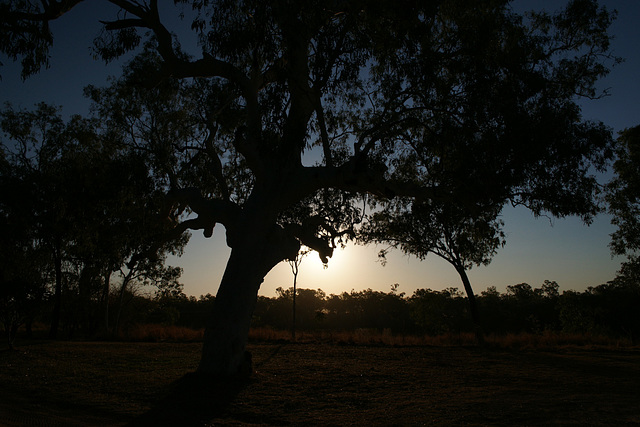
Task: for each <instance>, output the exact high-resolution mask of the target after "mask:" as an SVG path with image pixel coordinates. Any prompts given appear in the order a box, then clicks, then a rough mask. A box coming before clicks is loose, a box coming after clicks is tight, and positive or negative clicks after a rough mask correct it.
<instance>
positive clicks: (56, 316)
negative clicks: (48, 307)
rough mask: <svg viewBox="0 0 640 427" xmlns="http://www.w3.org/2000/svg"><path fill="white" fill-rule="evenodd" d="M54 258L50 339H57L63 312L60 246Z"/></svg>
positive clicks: (55, 251)
mask: <svg viewBox="0 0 640 427" xmlns="http://www.w3.org/2000/svg"><path fill="white" fill-rule="evenodd" d="M53 258H54V259H53V262H54V268H55V275H56V284H55V293H54V296H53V313H52V315H51V329H50V330H49V337H50V338H57V337H58V328H59V326H60V313H61V311H62V254H61V253H60V248H59V246H57V247H56V248H55V250H54V255H53Z"/></svg>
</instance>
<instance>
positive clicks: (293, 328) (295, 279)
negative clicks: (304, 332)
mask: <svg viewBox="0 0 640 427" xmlns="http://www.w3.org/2000/svg"><path fill="white" fill-rule="evenodd" d="M297 282H298V267H297V266H296V269H295V271H294V273H293V313H292V314H293V318H292V321H291V340H292V341H295V340H296V294H297V293H298V292H297V288H296V285H297Z"/></svg>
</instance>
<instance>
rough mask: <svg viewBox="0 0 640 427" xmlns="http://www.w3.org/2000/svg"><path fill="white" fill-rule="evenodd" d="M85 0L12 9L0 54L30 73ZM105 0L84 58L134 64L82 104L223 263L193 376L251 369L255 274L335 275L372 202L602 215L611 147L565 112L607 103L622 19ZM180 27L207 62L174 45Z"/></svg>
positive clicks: (470, 3)
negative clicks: (221, 254)
mask: <svg viewBox="0 0 640 427" xmlns="http://www.w3.org/2000/svg"><path fill="white" fill-rule="evenodd" d="M78 3H80V1H79V0H75V1H47V2H32V1H28V0H24V1H19V2H10V3H3V4H2V9H0V12H2V13H1V14H0V16H2V18H0V28H1V29H2V31H0V34H2V39H1V40H0V41H1V42H2V43H0V46H2V47H1V48H0V49H2V52H3V53H5V54H6V55H8V56H9V57H10V58H12V59H16V60H17V59H20V60H22V64H23V70H24V75H25V76H28V75H30V74H32V73H34V72H37V71H38V70H39V69H40V67H41V66H46V65H47V60H48V54H47V52H48V48H49V46H50V45H51V43H52V40H53V39H52V36H51V33H50V31H49V27H48V22H49V21H50V20H52V19H55V18H57V17H58V16H60V15H61V14H64V13H73V10H72V8H73V6H74V5H76V4H78ZM110 3H112V4H114V5H116V6H118V7H119V8H120V12H119V13H118V14H117V15H115V16H112V17H105V18H104V20H103V21H101V22H102V24H103V31H102V33H101V34H100V35H99V36H98V37H97V38H96V40H95V43H94V54H95V55H96V56H97V57H99V58H101V59H103V60H106V61H110V60H113V59H114V58H117V57H120V56H122V55H123V54H125V53H127V52H130V51H136V52H137V55H136V59H134V61H133V62H132V63H131V64H130V65H129V66H128V67H127V69H126V70H125V72H124V73H123V75H122V76H121V77H120V78H119V79H118V80H116V81H114V82H113V84H112V86H111V87H109V88H106V89H96V90H93V91H91V94H92V97H93V98H94V100H95V101H96V103H97V105H98V111H100V116H101V117H102V119H103V120H108V124H109V126H111V128H110V129H112V130H113V131H115V132H116V133H117V134H118V135H119V137H120V138H122V139H123V140H124V141H126V142H127V144H132V145H133V146H136V147H138V149H140V150H142V151H150V152H153V153H154V161H155V163H153V166H152V171H153V173H154V174H155V176H156V179H157V180H158V182H160V183H161V184H162V185H163V188H164V190H165V193H166V196H167V197H166V201H167V203H166V204H165V206H164V209H163V212H162V216H164V217H168V218H170V220H171V221H172V223H173V224H174V235H175V234H180V233H182V232H184V231H186V230H187V229H201V230H204V234H205V236H211V234H212V233H213V228H214V226H215V225H216V224H217V223H221V224H223V225H224V227H225V230H226V237H227V243H228V245H229V246H230V247H231V249H232V251H231V256H230V259H229V262H228V264H227V269H226V271H225V274H224V276H223V279H222V282H221V285H220V289H219V292H218V295H217V298H216V302H215V308H214V313H213V315H212V318H211V322H210V324H209V326H208V328H207V333H206V336H205V345H204V350H203V358H202V362H201V365H200V371H201V372H206V373H215V374H222V375H229V374H232V373H234V372H237V371H239V370H242V368H241V367H242V365H243V364H244V363H246V361H247V360H248V357H247V356H246V355H245V354H244V345H245V342H246V336H247V333H248V328H249V325H250V319H251V313H252V311H253V307H254V305H255V301H256V295H257V292H258V289H259V287H260V283H261V282H262V278H263V277H264V276H265V275H266V273H267V272H268V271H269V270H270V269H271V268H272V267H273V266H275V265H276V264H277V263H279V262H280V261H282V260H286V259H295V257H296V255H297V253H298V251H299V249H300V247H301V245H302V244H303V245H306V246H307V247H309V248H312V249H313V250H315V251H317V252H318V253H319V255H320V257H321V259H322V260H323V261H325V262H326V261H327V260H328V258H329V257H330V256H331V254H332V251H333V248H334V247H335V246H336V245H337V244H339V243H340V242H341V241H344V239H349V238H353V237H354V236H356V234H355V233H354V231H357V230H356V229H357V226H358V224H359V223H360V222H361V221H362V219H363V217H364V216H365V215H366V211H365V206H366V207H368V208H371V209H373V210H378V209H380V208H384V207H386V206H388V205H389V204H390V203H393V204H394V206H397V207H399V209H398V210H397V211H396V213H397V214H398V215H404V214H405V213H407V212H412V211H415V209H416V207H417V206H427V205H429V204H432V206H448V205H450V206H458V207H460V208H461V209H462V210H463V211H464V212H466V213H468V214H469V217H470V218H472V219H473V218H476V217H480V216H482V215H483V214H485V213H486V212H488V211H490V212H493V211H495V210H497V211H499V210H500V208H501V207H502V206H503V205H504V204H506V203H513V204H522V205H526V206H527V207H529V208H530V209H531V210H532V211H533V212H534V213H535V214H541V213H543V212H547V213H549V214H551V215H556V216H564V215H579V216H581V217H582V218H584V219H585V220H589V218H591V216H592V215H594V213H595V212H596V211H597V209H598V206H597V202H596V200H595V198H594V193H595V192H596V190H597V188H598V185H597V181H596V178H595V176H594V175H593V174H592V171H593V170H596V171H598V170H602V169H603V168H604V167H605V165H606V162H607V160H608V159H609V158H610V156H611V147H612V138H611V133H610V130H609V129H608V128H607V127H606V126H604V125H603V124H602V123H599V122H592V121H585V120H583V119H582V117H581V113H580V108H579V106H578V104H577V103H576V99H577V98H578V97H589V98H597V97H599V96H600V95H601V93H599V92H598V91H597V89H596V86H595V83H596V81H597V80H598V79H599V78H600V77H602V76H604V75H606V74H607V72H608V65H610V64H612V63H614V62H615V58H613V57H612V56H611V53H610V51H609V41H610V36H609V34H608V33H607V29H608V26H609V25H610V23H611V20H612V19H613V15H612V14H611V13H609V12H608V11H607V10H606V9H604V8H601V7H599V5H598V3H597V2H596V1H595V0H572V1H569V2H568V4H567V6H566V8H565V9H563V10H561V11H560V12H558V13H556V14H548V13H545V12H531V13H528V14H527V15H525V16H521V15H518V14H516V13H515V12H514V11H513V10H512V8H511V7H510V3H511V2H510V1H508V0H481V1H478V0H439V1H419V0H403V1H401V2H398V1H395V0H394V1H387V0H384V1H376V2H367V1H358V0H353V1H343V0H330V1H317V0H312V1H299V0H275V1H270V2H264V1H262V0H244V1H242V0H218V1H207V0H205V1H188V0H176V1H174V3H175V9H173V8H171V7H168V6H167V5H162V7H163V9H160V5H159V2H158V1H156V0H150V1H128V0H110ZM164 8H166V9H164ZM181 10H182V11H181ZM172 13H173V14H180V13H183V16H185V17H186V18H185V19H190V20H191V30H192V31H193V32H194V33H195V35H196V36H197V38H198V40H199V48H200V49H201V51H200V52H187V51H184V50H183V48H182V47H181V46H182V44H181V43H180V41H181V37H182V36H183V34H174V33H172V32H170V30H169V29H168V28H169V27H168V26H167V25H166V20H165V17H166V16H167V14H172ZM166 94H169V95H166ZM165 96H168V97H165ZM389 212H391V211H389ZM394 216H395V214H394V215H392V216H391V218H390V219H389V220H390V221H394ZM372 218H374V217H372ZM374 219H375V218H374ZM471 261H475V260H474V259H472V260H471Z"/></svg>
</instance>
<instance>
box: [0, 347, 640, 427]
mask: <svg viewBox="0 0 640 427" xmlns="http://www.w3.org/2000/svg"><path fill="white" fill-rule="evenodd" d="M249 350H250V351H251V352H252V353H253V361H254V368H255V371H256V372H255V375H253V377H252V378H250V379H249V380H244V381H240V380H237V381H227V382H219V381H215V380H213V379H210V378H202V377H199V376H196V375H195V374H188V375H185V373H186V372H193V371H194V370H195V368H196V366H197V362H198V357H199V352H200V344H197V343H105V342H100V343H96V342H47V341H32V342H28V343H22V345H21V346H20V347H19V348H18V349H17V350H14V351H9V350H6V349H1V350H0V425H2V426H23V425H33V426H37V425H42V426H121V425H154V426H157V425H167V426H173V425H175V426H189V425H201V426H205V425H216V426H217V425H236V426H238V425H256V426H258V425H305V426H306V425H322V426H347V425H370V426H386V425H478V426H483V425H487V426H500V425H509V426H511V425H580V426H583V425H640V350H638V349H603V348H557V349H551V350H549V349H546V350H505V349H487V348H477V347H462V346H452V347H439V346H413V347H391V346H362V345H338V344H326V343H324V344H323V343H282V344H278V343H254V344H251V345H250V347H249Z"/></svg>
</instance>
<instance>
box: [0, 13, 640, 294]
mask: <svg viewBox="0 0 640 427" xmlns="http://www.w3.org/2000/svg"><path fill="white" fill-rule="evenodd" d="M563 3H564V1H560V0H516V1H515V2H514V8H515V9H516V10H524V9H532V8H535V9H539V8H545V9H546V10H549V11H553V10H556V9H557V8H558V7H559V6H561V5H562V4H563ZM600 3H601V4H602V5H605V6H606V7H607V8H608V9H610V10H612V9H615V10H617V11H618V18H617V20H616V21H615V22H614V24H613V26H612V29H611V33H612V34H613V35H614V37H615V39H614V41H613V52H614V54H615V55H617V56H620V57H622V58H624V59H625V62H624V63H622V64H621V65H618V66H617V67H615V68H614V69H613V70H612V72H611V73H610V75H609V76H607V77H606V78H605V79H603V80H602V81H601V82H600V87H601V88H609V91H610V96H608V97H606V98H604V99H601V100H597V101H589V102H586V103H582V108H583V116H584V118H586V119H593V120H601V121H603V122H604V123H605V124H607V125H608V126H610V127H612V128H613V129H614V132H615V133H616V134H617V132H619V131H621V130H623V129H625V128H628V127H632V126H635V125H638V124H640V99H639V98H640V52H639V49H638V47H637V45H638V41H640V25H638V21H639V19H640V1H638V0H601V1H600ZM105 11H106V12H108V13H109V15H107V16H113V13H115V12H116V11H117V10H116V9H114V8H113V7H112V6H111V5H108V4H106V2H98V1H95V0H94V1H91V2H86V3H85V4H80V5H79V6H77V7H76V9H74V10H73V11H72V13H70V14H69V15H67V16H63V17H62V18H60V20H58V21H54V22H53V23H52V25H51V27H52V30H53V33H54V48H53V49H52V51H51V66H50V68H49V69H46V70H43V71H41V72H40V73H39V74H38V75H35V76H33V77H30V78H29V79H28V80H27V81H25V82H23V81H22V80H21V78H20V70H19V67H18V66H17V65H16V64H12V63H11V61H9V60H8V59H7V58H4V57H2V58H0V60H1V61H2V62H3V63H4V64H5V66H3V67H0V74H1V75H2V80H1V81H0V103H4V102H7V101H9V102H11V103H12V104H13V105H14V106H15V107H22V108H32V107H33V105H34V104H35V103H37V102H40V101H45V102H48V103H50V104H53V105H60V106H62V107H63V113H64V114H65V115H71V114H85V113H86V112H87V110H88V106H89V102H88V101H87V100H86V99H84V98H83V96H82V89H83V87H85V86H86V85H88V84H95V85H102V84H104V83H105V82H106V79H107V76H109V75H118V74H119V70H120V67H121V65H122V61H120V62H115V63H112V64H109V65H105V64H104V63H103V62H101V61H96V60H93V59H92V57H91V53H90V46H91V41H92V40H93V38H94V37H95V36H96V35H97V32H98V30H99V25H98V23H97V22H98V19H104V17H105V14H104V13H105ZM502 220H503V221H504V223H505V227H504V229H505V232H506V236H507V244H506V246H505V247H504V248H502V249H500V251H499V252H498V254H497V255H496V256H495V257H494V259H493V262H492V263H491V264H490V265H489V266H482V267H474V268H473V269H471V270H470V271H469V278H470V280H471V283H472V285H473V287H474V289H475V290H476V292H477V293H479V292H481V291H483V290H485V289H486V288H487V287H489V286H495V287H496V288H497V290H498V291H501V292H504V291H505V289H506V287H507V286H508V285H515V284H518V283H523V282H526V283H528V284H530V285H531V286H532V287H540V285H541V284H542V283H543V282H544V280H554V281H556V282H557V283H558V284H559V285H560V290H561V291H563V290H569V289H572V290H578V291H582V290H584V289H586V288H587V287H589V286H597V285H600V284H602V283H606V282H607V281H609V280H611V279H613V278H614V277H615V273H616V271H617V270H618V269H619V267H620V262H621V261H622V259H621V258H612V257H611V254H610V251H609V248H608V244H609V241H610V234H611V233H612V232H613V231H614V230H615V229H614V227H613V226H612V225H611V224H610V217H608V216H607V215H600V216H598V217H597V218H596V219H595V221H594V222H593V223H592V224H591V226H589V227H587V226H586V225H584V224H583V223H582V222H581V221H580V220H579V219H577V218H565V219H549V218H545V217H540V218H534V217H533V215H531V213H530V212H528V211H527V210H526V209H525V208H522V207H520V208H512V207H506V208H505V209H504V211H503V215H502ZM383 248H384V247H376V246H366V247H365V246H355V245H352V244H351V245H349V246H347V248H346V249H344V250H337V251H336V253H335V254H334V256H333V257H332V258H331V259H330V261H329V264H328V267H327V268H323V266H322V263H321V262H320V260H319V258H318V256H317V254H316V253H310V254H309V255H307V256H306V257H305V258H304V259H303V260H302V263H301V265H300V272H299V275H298V279H297V285H298V287H300V288H310V289H318V288H319V289H322V290H323V291H325V292H326V293H327V294H332V293H333V294H338V293H341V292H350V291H352V290H355V291H359V290H364V289H367V288H370V289H373V290H378V291H383V292H388V291H390V289H391V286H392V285H393V284H396V283H397V284H399V285H400V286H399V292H405V293H406V294H408V295H411V294H412V293H413V292H414V291H415V290H416V289H420V288H431V289H434V290H442V289H444V288H448V287H457V288H459V289H462V284H461V282H460V278H459V276H458V275H457V273H456V272H455V270H454V268H453V267H452V266H451V265H449V264H448V263H446V262H445V261H442V260H440V259H439V258H437V257H436V256H435V255H433V256H429V257H427V259H425V260H422V261H421V260H418V259H416V258H415V257H410V256H406V255H403V254H402V253H399V252H393V253H391V254H390V255H389V256H388V257H387V263H386V266H382V265H381V264H380V263H379V262H378V257H377V254H378V251H379V250H380V249H383ZM228 256H229V249H228V248H227V247H226V244H225V237H224V228H223V227H222V226H221V225H218V226H216V229H215V230H214V235H213V237H212V238H210V239H206V238H204V237H203V236H202V234H201V233H199V232H194V233H193V236H192V238H191V241H190V242H189V244H188V246H187V248H186V251H185V254H184V255H183V256H182V257H181V258H175V257H171V258H170V260H169V263H170V264H172V265H178V266H180V267H182V268H183V269H184V273H183V275H182V279H181V281H182V283H184V292H185V293H186V294H187V295H195V296H199V295H204V294H207V293H211V294H214V295H215V293H216V292H217V289H218V284H219V283H220V280H221V278H222V274H223V272H224V267H225V264H226V261H227V258H228ZM248 262H250V260H248ZM292 281H293V275H292V272H291V268H290V266H289V264H288V263H286V262H283V263H281V264H280V265H278V266H276V267H275V268H274V269H273V270H272V271H271V272H270V273H269V274H268V275H267V276H266V277H265V280H264V283H263V284H262V287H261V290H260V294H261V295H266V296H274V295H275V290H276V288H278V287H283V288H287V287H290V286H292Z"/></svg>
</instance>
